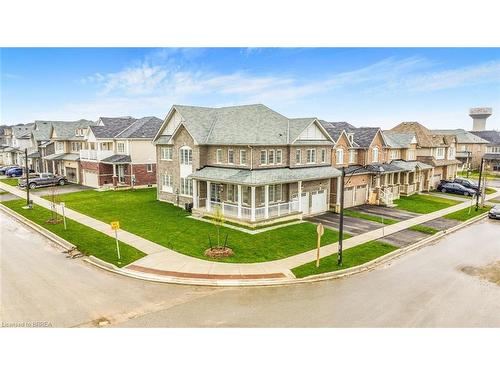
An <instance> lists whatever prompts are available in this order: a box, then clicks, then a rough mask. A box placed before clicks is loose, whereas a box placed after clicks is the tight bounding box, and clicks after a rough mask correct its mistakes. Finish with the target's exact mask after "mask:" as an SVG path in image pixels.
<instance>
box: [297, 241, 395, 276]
mask: <svg viewBox="0 0 500 375" xmlns="http://www.w3.org/2000/svg"><path fill="white" fill-rule="evenodd" d="M396 249H397V247H396V246H393V245H390V244H387V243H385V242H379V241H370V242H367V243H364V244H361V245H358V246H354V247H351V248H350V249H347V250H344V252H343V254H342V255H343V261H342V267H339V266H338V265H337V254H332V255H329V256H327V257H324V258H322V259H320V262H319V267H317V268H316V261H313V262H310V263H306V264H303V265H301V266H298V267H295V268H293V269H292V272H293V274H294V275H295V277H297V278H299V279H300V278H302V277H306V276H311V275H318V274H320V273H325V272H333V271H339V270H343V269H346V268H351V267H354V266H359V265H360V264H363V263H366V262H369V261H371V260H373V259H376V258H379V257H381V256H382V255H385V254H387V253H390V252H391V251H394V250H396Z"/></svg>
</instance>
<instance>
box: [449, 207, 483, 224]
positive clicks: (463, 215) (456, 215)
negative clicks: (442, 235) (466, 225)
mask: <svg viewBox="0 0 500 375" xmlns="http://www.w3.org/2000/svg"><path fill="white" fill-rule="evenodd" d="M490 209H491V207H479V209H478V210H477V211H476V207H472V208H470V213H469V208H464V209H463V210H460V211H457V212H452V213H451V214H448V215H445V216H443V217H445V218H447V219H453V220H459V221H466V220H469V219H472V218H473V217H476V216H478V215H481V214H483V213H485V212H488V211H489V210H490Z"/></svg>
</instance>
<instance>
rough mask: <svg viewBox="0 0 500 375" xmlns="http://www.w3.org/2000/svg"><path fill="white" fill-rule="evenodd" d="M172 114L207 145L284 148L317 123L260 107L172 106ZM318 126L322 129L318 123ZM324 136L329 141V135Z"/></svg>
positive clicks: (259, 105) (312, 119)
mask: <svg viewBox="0 0 500 375" xmlns="http://www.w3.org/2000/svg"><path fill="white" fill-rule="evenodd" d="M174 110H175V111H177V112H178V113H179V114H180V116H181V117H182V121H181V124H182V125H183V126H184V127H185V128H186V130H187V131H188V133H189V134H190V135H191V136H192V137H193V138H194V140H195V142H197V143H198V144H208V145H224V144H228V145H231V144H234V145H236V144H246V145H250V144H255V145H286V144H290V143H292V142H293V141H294V140H296V139H297V137H298V136H299V135H300V134H301V133H302V132H303V131H304V130H305V129H306V128H307V127H308V126H309V125H311V123H313V122H314V121H316V120H317V119H316V118H312V117H311V118H294V119H289V118H287V117H285V116H283V115H281V114H279V113H278V112H276V111H273V110H272V109H270V108H268V107H266V106H265V105H263V104H250V105H241V106H233V107H221V108H207V107H194V106H183V105H174V106H173V107H172V109H171V111H170V112H169V114H172V113H173V111H174ZM168 120H169V116H167V118H166V119H165V121H164V123H163V125H162V127H161V128H160V130H159V131H158V133H157V135H156V137H155V141H156V140H157V139H159V138H160V137H161V135H160V134H161V131H163V129H164V128H165V126H166V125H167V122H168ZM318 126H319V127H320V128H322V126H321V124H320V123H318ZM176 130H177V129H175V130H174V131H173V133H175V131H176ZM322 131H324V129H322ZM173 133H172V134H167V135H173ZM324 133H325V136H327V137H328V133H326V131H325V132H324ZM328 142H330V140H328Z"/></svg>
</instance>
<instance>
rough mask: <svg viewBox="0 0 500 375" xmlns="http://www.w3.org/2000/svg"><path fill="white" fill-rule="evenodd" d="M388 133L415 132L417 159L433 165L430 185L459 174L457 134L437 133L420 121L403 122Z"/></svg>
mask: <svg viewBox="0 0 500 375" xmlns="http://www.w3.org/2000/svg"><path fill="white" fill-rule="evenodd" d="M387 133H389V134H391V133H403V134H413V135H414V136H415V139H416V141H417V147H416V150H415V152H416V157H417V161H420V162H422V163H424V164H427V165H430V166H431V167H432V171H431V173H432V176H431V178H430V187H431V188H432V189H435V188H436V187H437V185H439V182H440V181H441V180H452V179H454V178H455V177H456V175H457V166H458V165H459V164H460V161H458V160H457V159H456V145H457V141H456V136H455V135H453V134H444V135H443V134H435V133H433V132H431V131H430V130H429V129H427V128H426V127H425V126H423V125H422V124H419V123H418V122H403V123H401V124H399V125H397V126H395V127H394V128H392V129H391V130H390V131H388V132H387Z"/></svg>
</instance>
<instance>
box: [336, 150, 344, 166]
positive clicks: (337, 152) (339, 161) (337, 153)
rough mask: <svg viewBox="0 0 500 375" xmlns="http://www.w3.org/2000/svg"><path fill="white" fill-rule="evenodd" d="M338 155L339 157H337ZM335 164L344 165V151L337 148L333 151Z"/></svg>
mask: <svg viewBox="0 0 500 375" xmlns="http://www.w3.org/2000/svg"><path fill="white" fill-rule="evenodd" d="M339 155H340V156H341V157H339ZM335 164H344V149H343V148H338V149H336V150H335Z"/></svg>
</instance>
